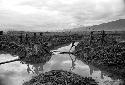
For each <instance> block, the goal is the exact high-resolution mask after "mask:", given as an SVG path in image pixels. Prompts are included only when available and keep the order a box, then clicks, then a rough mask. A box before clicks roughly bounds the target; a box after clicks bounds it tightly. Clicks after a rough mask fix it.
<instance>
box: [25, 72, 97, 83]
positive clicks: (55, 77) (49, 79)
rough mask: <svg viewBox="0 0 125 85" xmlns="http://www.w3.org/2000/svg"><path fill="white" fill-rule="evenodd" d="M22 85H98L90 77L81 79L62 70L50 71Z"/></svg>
mask: <svg viewBox="0 0 125 85" xmlns="http://www.w3.org/2000/svg"><path fill="white" fill-rule="evenodd" d="M23 85H98V83H97V82H95V80H94V79H92V78H91V77H82V76H80V75H78V74H75V73H72V72H68V71H63V70H52V71H49V72H45V73H42V74H40V75H38V76H36V77H34V78H32V79H31V80H30V81H28V82H25V83H24V84H23Z"/></svg>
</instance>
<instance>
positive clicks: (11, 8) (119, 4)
mask: <svg viewBox="0 0 125 85" xmlns="http://www.w3.org/2000/svg"><path fill="white" fill-rule="evenodd" d="M124 4H125V2H124V0H0V24H1V25H0V26H1V27H4V29H16V30H20V29H22V30H30V31H31V30H38V31H42V30H58V29H59V30H60V29H68V28H70V29H71V28H73V27H77V26H83V25H85V26H88V25H93V24H100V23H103V22H108V21H112V20H117V19H120V18H124V16H125V6H124ZM3 24H4V25H3ZM15 24H16V25H18V26H16V25H15ZM20 25H23V26H24V28H22V27H21V26H20ZM28 26H30V28H28ZM17 27H20V28H17ZM0 29H2V28H0Z"/></svg>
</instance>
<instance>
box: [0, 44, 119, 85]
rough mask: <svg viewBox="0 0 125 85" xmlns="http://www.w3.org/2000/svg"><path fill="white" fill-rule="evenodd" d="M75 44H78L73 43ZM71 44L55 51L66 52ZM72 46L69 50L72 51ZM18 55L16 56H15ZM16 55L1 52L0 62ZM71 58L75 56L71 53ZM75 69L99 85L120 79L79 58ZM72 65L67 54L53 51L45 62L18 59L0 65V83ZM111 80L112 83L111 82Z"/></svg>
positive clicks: (18, 84)
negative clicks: (25, 62) (37, 62)
mask: <svg viewBox="0 0 125 85" xmlns="http://www.w3.org/2000/svg"><path fill="white" fill-rule="evenodd" d="M75 44H76V45H77V44H78V42H77V43H75ZM70 47H71V44H70V45H68V46H63V47H60V48H58V49H57V50H56V51H61V52H64V51H65V52H67V51H69V49H70ZM73 50H74V48H73V49H72V50H71V51H73ZM17 57H18V56H17ZM17 57H13V56H11V55H9V54H1V55H0V62H3V61H7V60H13V59H15V58H17ZM71 57H72V58H75V57H76V56H73V55H71ZM75 64H76V66H75V69H74V70H72V71H73V72H75V73H76V74H79V75H82V76H84V77H92V78H93V79H95V80H96V81H97V82H99V85H119V82H121V81H120V80H113V79H112V78H110V77H108V75H107V74H106V73H105V72H104V71H100V70H99V69H98V68H95V67H94V66H90V65H87V64H86V63H84V62H82V61H81V60H76V62H75ZM71 67H72V61H71V58H70V56H69V55H68V54H58V52H55V53H54V55H53V56H52V58H51V59H50V60H49V61H48V62H47V63H46V64H44V65H43V64H36V65H29V66H28V65H26V64H22V63H20V62H19V61H16V62H12V63H7V64H3V65H0V85H22V84H23V82H25V81H28V80H30V79H31V78H32V77H33V76H35V75H37V74H39V73H41V72H47V71H51V70H59V69H62V70H67V71H70V68H71ZM112 82H113V84H112Z"/></svg>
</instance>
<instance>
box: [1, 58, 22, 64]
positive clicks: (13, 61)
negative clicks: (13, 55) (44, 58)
mask: <svg viewBox="0 0 125 85" xmlns="http://www.w3.org/2000/svg"><path fill="white" fill-rule="evenodd" d="M19 60H20V59H14V60H10V61H5V62H1V63H0V65H1V64H6V63H11V62H15V61H19Z"/></svg>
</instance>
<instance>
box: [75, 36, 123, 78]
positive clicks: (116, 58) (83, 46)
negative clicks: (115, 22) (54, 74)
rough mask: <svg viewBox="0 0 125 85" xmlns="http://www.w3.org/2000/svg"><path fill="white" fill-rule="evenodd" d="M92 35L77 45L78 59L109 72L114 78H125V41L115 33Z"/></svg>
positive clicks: (76, 53)
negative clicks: (119, 38) (120, 39)
mask: <svg viewBox="0 0 125 85" xmlns="http://www.w3.org/2000/svg"><path fill="white" fill-rule="evenodd" d="M91 37H93V39H92V38H91ZM91 37H88V38H86V39H84V40H83V41H82V42H80V43H79V44H78V45H77V46H76V50H75V51H74V53H75V55H76V56H77V59H80V60H82V61H84V62H86V63H88V64H91V65H94V66H95V67H97V68H99V69H101V70H104V71H107V72H109V73H110V76H111V77H112V78H115V79H116V78H118V79H123V80H124V79H125V42H121V41H119V40H118V39H117V36H114V35H113V36H111V35H107V34H106V36H102V35H101V34H98V36H96V35H94V34H93V35H91ZM101 38H103V39H101ZM102 40H103V41H102Z"/></svg>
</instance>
